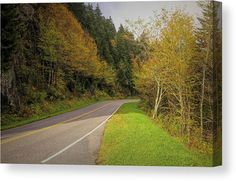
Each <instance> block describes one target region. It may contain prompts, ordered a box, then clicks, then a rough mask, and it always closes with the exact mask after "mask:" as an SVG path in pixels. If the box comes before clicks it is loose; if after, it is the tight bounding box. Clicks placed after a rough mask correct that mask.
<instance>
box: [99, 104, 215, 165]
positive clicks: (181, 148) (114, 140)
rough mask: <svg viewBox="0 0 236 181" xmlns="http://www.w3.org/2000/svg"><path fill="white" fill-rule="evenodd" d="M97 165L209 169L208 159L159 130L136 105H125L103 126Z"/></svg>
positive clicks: (209, 156) (210, 158)
mask: <svg viewBox="0 0 236 181" xmlns="http://www.w3.org/2000/svg"><path fill="white" fill-rule="evenodd" d="M97 164H102V165H151V166H152V165H160V166H211V165H212V156H211V154H206V153H205V154H203V153H199V151H197V150H192V149H189V148H188V147H187V146H186V145H185V144H183V143H182V142H180V140H178V139H176V138H174V137H172V136H170V135H169V134H168V133H167V132H165V131H163V129H162V128H161V127H160V126H159V125H158V124H156V123H155V122H154V121H153V120H152V119H151V118H150V117H148V116H147V115H146V114H145V112H144V111H142V110H141V109H140V108H138V103H127V104H124V105H123V106H122V107H121V108H120V109H119V110H118V112H117V113H116V114H115V115H114V116H113V117H112V118H111V119H110V120H109V122H108V123H107V125H106V128H105V132H104V137H103V141H102V145H101V149H100V152H99V156H98V160H97Z"/></svg>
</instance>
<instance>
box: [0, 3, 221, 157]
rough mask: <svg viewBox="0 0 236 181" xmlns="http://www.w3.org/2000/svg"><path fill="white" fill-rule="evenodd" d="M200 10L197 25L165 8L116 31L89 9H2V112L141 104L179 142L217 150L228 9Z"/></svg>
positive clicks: (30, 6) (18, 113) (51, 6)
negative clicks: (134, 100)
mask: <svg viewBox="0 0 236 181" xmlns="http://www.w3.org/2000/svg"><path fill="white" fill-rule="evenodd" d="M198 5H199V7H200V8H201V9H202V16H201V17H199V18H198V19H197V20H196V21H197V22H195V21H194V18H193V17H192V16H191V15H189V14H187V13H185V12H184V11H181V10H175V11H170V12H168V11H166V10H163V11H162V12H161V14H154V16H153V18H152V19H151V22H148V23H146V22H144V21H143V20H141V19H139V20H137V21H135V22H133V21H127V25H126V26H124V25H120V27H119V29H118V30H116V29H115V26H114V24H113V22H112V19H111V17H110V18H105V17H104V16H103V15H102V13H101V11H100V9H99V6H96V7H94V6H92V5H91V4H84V3H76V4H74V3H72V4H18V5H2V11H1V20H2V29H1V34H2V37H1V39H2V41H1V50H2V56H1V71H2V74H1V89H2V90H1V99H2V114H3V115H4V114H6V115H7V114H13V115H15V116H19V117H27V116H30V115H31V114H32V113H33V112H34V111H35V110H34V109H33V108H34V105H37V104H42V103H44V102H55V101H58V100H66V99H73V98H74V97H99V96H111V97H116V96H118V97H121V96H124V97H127V96H139V97H140V98H141V100H142V106H143V108H144V109H145V110H146V111H147V112H148V113H149V114H150V115H151V116H152V118H153V119H155V120H156V121H157V122H158V123H159V124H161V125H162V127H163V128H164V129H166V130H167V131H169V132H170V133H171V134H172V135H173V136H176V137H179V138H181V139H182V140H184V141H185V142H186V143H187V145H189V146H190V147H197V148H199V149H201V151H203V152H212V148H213V146H217V145H212V143H213V142H212V140H214V141H217V142H218V143H219V144H220V134H221V116H222V115H221V106H222V100H221V89H222V87H221V81H222V78H221V46H222V44H221V41H220V40H221V24H220V23H221V19H220V15H219V13H218V12H219V8H220V7H218V6H217V4H215V3H214V2H211V1H209V2H199V3H198ZM213 53H214V54H213ZM3 118H4V117H3ZM7 118H8V117H7ZM3 121H7V120H3ZM217 133H218V134H219V135H217ZM218 146H219V145H218Z"/></svg>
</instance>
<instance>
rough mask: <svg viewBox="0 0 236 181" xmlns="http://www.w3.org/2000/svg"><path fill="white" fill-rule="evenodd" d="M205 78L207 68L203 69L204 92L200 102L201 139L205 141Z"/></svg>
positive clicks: (202, 91)
mask: <svg viewBox="0 0 236 181" xmlns="http://www.w3.org/2000/svg"><path fill="white" fill-rule="evenodd" d="M205 78H206V68H205V66H204V67H203V70H202V90H201V101H200V125H201V126H200V128H201V139H203V130H204V128H203V126H204V125H203V102H204V96H205Z"/></svg>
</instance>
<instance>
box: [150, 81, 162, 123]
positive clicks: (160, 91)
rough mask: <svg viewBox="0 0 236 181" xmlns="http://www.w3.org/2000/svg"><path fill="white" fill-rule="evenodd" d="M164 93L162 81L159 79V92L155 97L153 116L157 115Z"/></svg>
mask: <svg viewBox="0 0 236 181" xmlns="http://www.w3.org/2000/svg"><path fill="white" fill-rule="evenodd" d="M162 94H163V90H162V87H161V86H160V83H159V82H158V81H157V93H156V99H155V106H154V112H153V115H152V118H153V119H154V118H155V117H156V115H157V110H158V108H159V105H160V102H161V99H162Z"/></svg>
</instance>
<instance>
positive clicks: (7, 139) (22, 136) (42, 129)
mask: <svg viewBox="0 0 236 181" xmlns="http://www.w3.org/2000/svg"><path fill="white" fill-rule="evenodd" d="M110 104H111V103H108V104H106V105H104V106H102V107H99V108H97V109H94V110H92V111H89V112H86V113H84V114H81V115H79V116H76V117H73V118H71V119H68V120H65V121H62V122H60V123H57V124H54V125H51V126H48V127H45V128H41V129H37V130H33V131H28V132H27V133H26V134H24V133H23V134H21V135H19V136H15V137H12V138H6V139H4V140H2V141H1V145H2V144H5V143H9V142H12V141H15V140H18V139H20V138H24V137H26V136H30V135H33V134H36V133H39V132H42V131H45V130H48V129H50V128H54V127H57V126H59V125H61V124H64V123H67V122H70V121H74V120H76V119H79V118H81V117H84V116H86V115H88V114H90V113H93V112H96V111H98V110H100V109H102V108H104V107H106V106H108V105H110Z"/></svg>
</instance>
